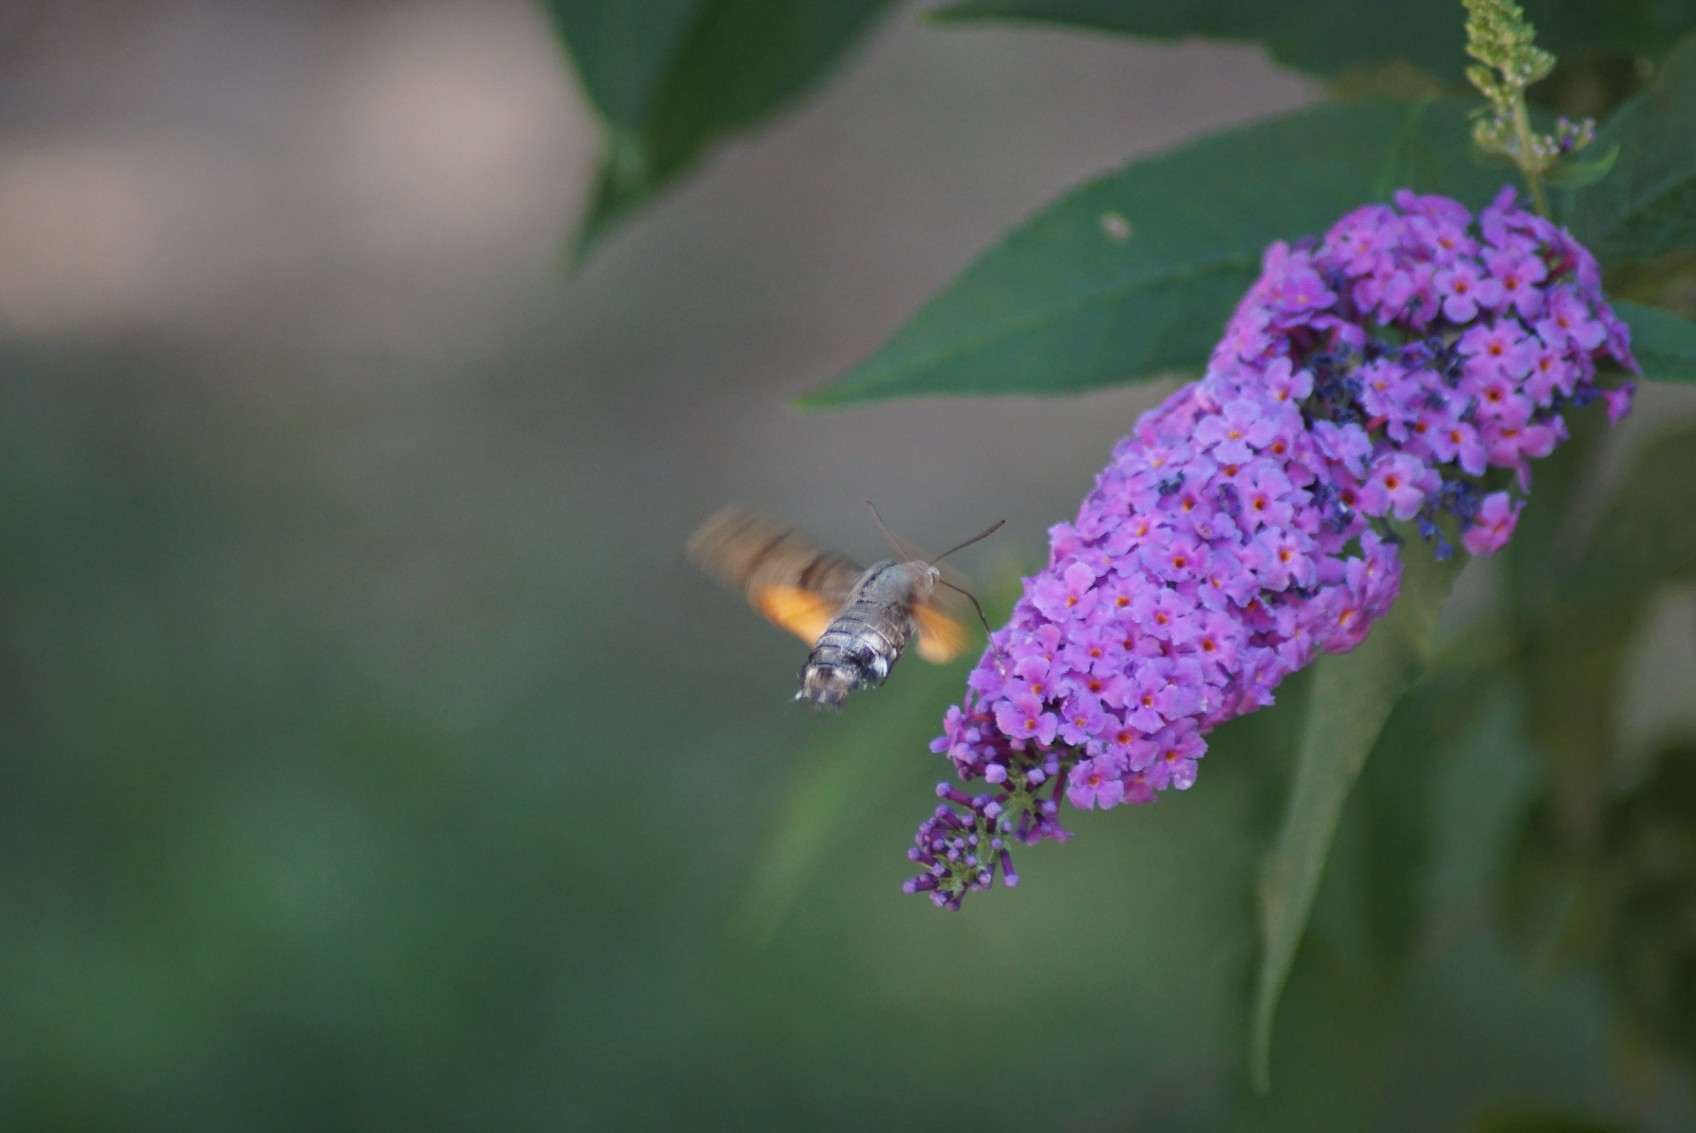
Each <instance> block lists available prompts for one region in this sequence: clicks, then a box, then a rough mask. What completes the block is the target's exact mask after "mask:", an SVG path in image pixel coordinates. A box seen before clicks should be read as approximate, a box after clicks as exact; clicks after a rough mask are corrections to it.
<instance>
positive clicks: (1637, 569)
mask: <svg viewBox="0 0 1696 1133" xmlns="http://www.w3.org/2000/svg"><path fill="white" fill-rule="evenodd" d="M1692 500H1696V425H1692V424H1690V423H1688V422H1686V423H1685V424H1683V425H1682V426H1680V427H1678V428H1674V429H1671V430H1668V431H1667V432H1664V433H1661V434H1660V435H1659V436H1656V437H1654V438H1653V439H1652V440H1650V441H1649V443H1648V444H1646V445H1644V446H1643V447H1642V449H1641V450H1639V452H1638V454H1637V456H1636V459H1635V460H1633V462H1632V466H1631V471H1630V472H1628V473H1627V474H1626V476H1625V479H1624V480H1623V481H1622V482H1621V483H1620V486H1619V488H1618V490H1617V491H1615V492H1614V495H1613V498H1612V499H1611V500H1610V501H1609V503H1608V506H1607V509H1606V510H1605V511H1604V512H1603V513H1602V519H1601V522H1600V523H1599V524H1598V525H1597V528H1596V535H1595V537H1594V538H1593V539H1592V540H1591V541H1590V545H1589V547H1588V548H1587V549H1586V551H1585V553H1584V556H1583V558H1582V559H1580V560H1579V564H1578V568H1577V571H1576V573H1575V575H1574V577H1573V579H1572V582H1571V583H1570V586H1569V589H1570V591H1571V594H1572V601H1573V604H1574V605H1575V606H1577V607H1579V608H1580V609H1594V608H1596V607H1597V605H1598V604H1599V603H1600V602H1602V601H1604V600H1616V599H1618V598H1621V597H1624V598H1626V599H1628V600H1631V601H1632V602H1634V603H1636V602H1641V601H1643V600H1644V598H1645V596H1646V593H1645V592H1647V591H1648V590H1649V589H1651V588H1653V587H1656V586H1661V585H1665V584H1667V583H1676V582H1688V581H1691V580H1693V579H1696V523H1692V522H1691V517H1692V514H1693V513H1696V510H1693V508H1692V504H1691V501H1692ZM1591 620H1594V619H1591ZM1608 620H1609V621H1610V622H1611V621H1612V620H1614V619H1612V618H1610V619H1608ZM1621 632H1626V630H1625V629H1622V631H1621ZM1594 635H1595V631H1594V630H1592V631H1591V639H1592V640H1593V639H1594Z"/></svg>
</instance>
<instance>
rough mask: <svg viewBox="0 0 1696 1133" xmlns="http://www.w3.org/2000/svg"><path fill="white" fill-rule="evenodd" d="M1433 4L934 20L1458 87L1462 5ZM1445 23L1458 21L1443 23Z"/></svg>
mask: <svg viewBox="0 0 1696 1133" xmlns="http://www.w3.org/2000/svg"><path fill="white" fill-rule="evenodd" d="M1431 8H1432V6H1431V5H1430V4H1421V3H1412V2H1408V0H1402V2H1400V3H1397V2H1394V0H1382V2H1379V3H1372V4H1361V3H1358V2H1356V0H1293V2H1288V3H1281V4H1266V3H1262V2H1260V0H1215V2H1213V3H1208V4H1173V3H1170V2H1166V3H1161V2H1160V0H965V2H963V3H958V4H950V5H949V6H948V7H946V8H943V9H942V10H941V11H939V12H937V13H936V18H937V19H938V20H942V21H948V22H953V21H962V22H963V21H967V20H1028V21H1033V22H1039V23H1052V24H1064V25H1069V26H1072V27H1078V28H1088V29H1091V30H1095V31H1108V32H1120V33H1123V34H1126V35H1135V36H1146V37H1150V38H1154V39H1181V38H1186V37H1189V36H1205V37H1208V38H1212V39H1230V40H1246V41H1249V42H1253V43H1261V44H1264V45H1265V46H1266V50H1267V52H1268V53H1269V54H1270V55H1271V56H1272V58H1273V59H1275V60H1276V61H1277V62H1279V63H1282V64H1284V65H1285V66H1287V67H1291V68H1294V69H1296V70H1298V71H1306V72H1307V73H1309V74H1314V75H1336V74H1338V73H1339V72H1342V71H1346V70H1348V69H1350V68H1351V67H1359V66H1364V65H1370V64H1375V63H1388V62H1390V61H1391V60H1394V59H1403V60H1406V61H1407V62H1410V63H1412V64H1413V65H1414V66H1416V67H1419V68H1420V69H1421V70H1424V71H1427V72H1429V73H1431V74H1433V75H1436V76H1439V77H1442V78H1447V79H1455V80H1458V79H1459V78H1460V77H1461V66H1462V65H1463V64H1464V63H1465V62H1466V56H1465V47H1466V37H1465V34H1464V32H1463V28H1462V13H1461V11H1460V7H1459V5H1458V4H1456V5H1455V6H1454V11H1452V12H1450V11H1448V10H1447V6H1445V7H1444V9H1443V11H1442V12H1441V14H1439V13H1436V12H1433V11H1432V10H1431ZM1443 15H1447V16H1450V17H1452V18H1449V19H1443V18H1442V16H1443Z"/></svg>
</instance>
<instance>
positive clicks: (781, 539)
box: [689, 504, 860, 645]
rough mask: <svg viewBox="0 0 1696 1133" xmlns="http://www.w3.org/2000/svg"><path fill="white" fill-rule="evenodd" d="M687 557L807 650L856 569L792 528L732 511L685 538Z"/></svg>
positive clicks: (844, 595) (857, 573)
mask: <svg viewBox="0 0 1696 1133" xmlns="http://www.w3.org/2000/svg"><path fill="white" fill-rule="evenodd" d="M689 554H690V555H691V556H692V557H693V558H694V559H695V561H696V562H697V563H699V564H700V565H701V568H702V569H703V570H705V571H706V572H707V573H708V574H711V575H713V576H714V577H716V578H718V579H719V580H720V581H722V582H724V583H726V584H727V585H730V586H734V587H735V588H736V589H738V590H740V591H742V593H743V594H744V595H746V596H747V598H748V603H749V605H751V606H753V607H754V609H756V610H758V611H759V612H760V613H761V614H762V615H764V616H765V617H766V618H769V619H770V620H771V621H773V622H775V623H776V624H778V625H780V626H782V627H783V628H784V629H786V630H788V631H789V632H790V633H793V634H795V635H796V636H797V637H800V638H803V639H805V640H806V642H807V644H808V645H812V644H813V643H814V642H816V641H817V640H818V638H819V635H820V634H821V633H823V632H824V627H825V626H827V625H829V624H830V619H831V618H833V617H835V616H836V612H837V611H838V610H840V609H841V608H842V602H843V599H845V598H847V597H848V591H849V590H850V589H852V588H853V586H854V583H855V582H856V581H858V579H859V577H860V568H859V567H858V566H855V565H854V563H853V562H851V561H850V560H848V559H846V558H844V557H842V556H841V555H838V554H835V553H834V552H831V551H826V550H822V549H821V548H819V547H818V546H817V545H815V544H814V543H813V542H812V541H810V540H808V539H807V538H806V537H804V536H802V535H799V534H797V533H796V532H795V531H794V530H793V529H792V528H789V527H785V526H784V525H783V524H781V523H776V522H774V521H773V520H770V519H767V518H766V517H765V516H763V515H760V514H759V513H758V512H752V511H749V510H748V509H747V508H743V507H737V506H736V505H734V504H733V505H731V506H730V507H727V508H725V509H724V510H723V511H721V512H719V513H718V514H717V515H715V516H713V517H712V518H711V519H709V520H707V521H706V522H705V523H703V524H701V526H700V527H699V528H697V529H696V531H695V534H693V535H691V536H690V537H689Z"/></svg>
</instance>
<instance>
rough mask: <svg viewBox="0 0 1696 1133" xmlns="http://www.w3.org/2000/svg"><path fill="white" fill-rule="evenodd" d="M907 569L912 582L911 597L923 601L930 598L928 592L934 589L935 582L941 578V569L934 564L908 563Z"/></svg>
mask: <svg viewBox="0 0 1696 1133" xmlns="http://www.w3.org/2000/svg"><path fill="white" fill-rule="evenodd" d="M907 569H908V570H909V572H910V573H911V578H912V580H913V597H914V599H916V600H918V601H921V602H922V601H924V600H925V599H927V598H929V597H930V592H931V591H932V590H935V589H936V584H937V582H938V581H939V580H940V579H941V578H942V568H941V567H939V566H937V565H936V564H935V563H924V562H915V563H908V564H907Z"/></svg>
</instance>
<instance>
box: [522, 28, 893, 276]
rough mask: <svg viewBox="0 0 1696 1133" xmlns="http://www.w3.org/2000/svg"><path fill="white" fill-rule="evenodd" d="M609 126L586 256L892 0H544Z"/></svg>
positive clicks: (802, 81)
mask: <svg viewBox="0 0 1696 1133" xmlns="http://www.w3.org/2000/svg"><path fill="white" fill-rule="evenodd" d="M546 2H547V7H548V10H549V12H550V13H552V15H553V17H554V23H555V26H556V27H557V28H558V29H559V32H560V34H561V36H563V37H564V39H565V42H566V46H567V48H568V50H569V52H570V55H571V57H572V60H573V61H574V62H575V63H576V65H577V72H578V75H579V76H580V77H581V78H582V81H583V88H584V91H585V92H586V93H587V94H588V96H589V99H590V101H591V102H592V103H593V104H594V106H595V108H596V110H597V112H598V113H599V114H600V116H601V118H602V121H603V124H604V126H605V128H606V132H607V140H606V150H605V153H604V154H603V157H602V161H601V171H600V176H599V178H598V180H597V182H596V186H595V191H594V195H593V197H592V199H591V201H590V205H589V210H588V213H587V214H586V216H585V217H584V219H583V221H582V225H581V227H580V228H579V230H578V235H577V248H578V252H579V254H583V253H585V252H587V251H588V249H589V248H590V247H591V246H592V245H593V244H594V243H595V241H597V240H599V239H600V238H601V237H602V236H604V235H605V234H606V233H607V231H608V230H609V229H610V228H611V227H612V226H613V225H614V224H616V223H617V222H618V221H620V220H621V219H623V218H624V217H626V216H628V215H629V214H630V213H631V212H632V211H633V210H635V209H636V208H637V207H638V206H640V205H642V204H644V203H645V202H647V201H648V200H649V199H650V198H652V197H653V196H654V194H656V193H658V192H659V191H660V190H662V189H663V188H665V187H666V186H667V185H668V184H670V183H671V182H672V181H674V180H676V179H677V178H678V177H679V176H681V175H682V174H683V173H684V172H685V171H687V170H688V169H689V168H690V167H691V166H692V165H694V164H695V162H697V161H698V160H700V158H701V157H702V156H703V155H704V154H705V153H706V152H707V150H708V149H709V148H710V147H711V146H713V145H714V144H715V143H717V142H720V141H722V140H724V139H725V138H726V137H728V136H730V135H732V134H734V133H737V132H738V131H742V130H746V129H748V128H749V127H751V126H753V125H754V124H756V123H758V122H759V121H760V120H762V119H764V118H766V117H767V116H769V115H771V114H772V113H774V112H776V111H777V110H779V109H781V108H782V107H783V106H784V105H785V104H786V103H787V102H789V101H790V100H791V99H793V98H795V97H797V96H798V95H800V94H801V92H802V91H804V90H805V89H806V88H807V87H808V85H810V84H811V83H813V82H815V81H816V80H818V79H819V78H820V77H821V76H822V75H823V74H824V73H825V72H826V71H827V70H829V68H830V67H831V66H832V65H833V64H834V63H835V62H836V61H837V60H838V59H839V58H840V57H841V56H842V54H843V53H844V52H845V51H846V50H847V49H848V48H849V47H850V45H852V44H853V43H854V42H855V41H856V40H857V39H859V37H860V36H861V35H863V34H864V33H865V32H866V31H867V29H869V28H870V26H871V24H872V22H873V20H874V19H875V17H876V16H877V15H878V14H879V13H880V12H881V11H882V10H883V9H884V8H886V7H887V6H888V5H889V3H890V0H809V2H808V3H805V4H797V3H793V2H791V0H546Z"/></svg>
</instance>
